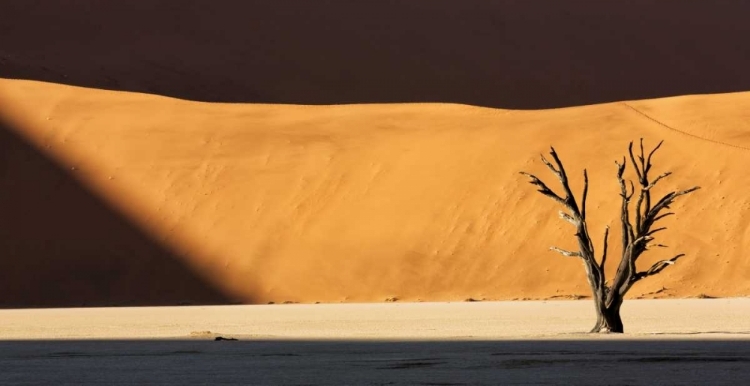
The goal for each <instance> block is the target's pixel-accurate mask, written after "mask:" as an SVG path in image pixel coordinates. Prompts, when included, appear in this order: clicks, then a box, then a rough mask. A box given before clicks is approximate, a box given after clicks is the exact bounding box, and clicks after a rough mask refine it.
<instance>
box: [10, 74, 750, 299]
mask: <svg viewBox="0 0 750 386" xmlns="http://www.w3.org/2000/svg"><path fill="white" fill-rule="evenodd" d="M0 90H1V91H0V102H2V103H1V104H0V106H2V109H3V111H2V114H3V115H4V116H5V118H6V119H7V120H8V122H11V125H9V126H10V127H12V128H13V130H15V132H16V134H17V135H19V136H21V137H23V138H26V140H28V141H29V142H30V143H32V144H33V146H35V147H36V148H37V149H38V151H39V152H41V153H43V154H46V155H47V156H49V157H50V158H51V159H54V160H56V162H58V163H59V164H60V165H61V168H63V169H64V170H67V171H69V173H70V175H71V176H73V178H75V179H76V180H77V181H80V182H81V183H82V184H83V185H85V186H86V187H87V189H90V190H91V191H92V192H93V193H94V194H95V195H97V196H99V197H101V198H102V199H103V200H104V201H105V202H106V203H107V204H108V205H110V206H111V207H112V208H114V210H116V211H118V212H119V213H122V214H123V216H124V217H125V218H127V219H128V220H129V221H131V222H132V223H133V224H135V225H136V226H137V227H138V228H140V229H142V231H143V232H144V233H145V234H148V235H150V237H151V238H152V239H153V240H154V242H155V243H158V244H159V245H161V246H163V247H164V248H167V249H169V250H170V251H171V253H172V254H173V258H174V259H177V260H178V261H179V262H180V263H181V264H182V265H184V266H185V267H187V268H188V269H189V270H191V271H192V272H195V273H196V275H198V276H200V278H201V279H202V280H204V281H206V282H207V283H211V285H212V286H214V287H215V288H216V289H217V290H218V291H221V293H222V294H224V296H225V300H226V299H234V300H240V301H245V302H254V303H265V302H269V301H274V302H284V301H294V302H315V301H321V302H338V301H349V302H352V301H382V300H384V299H386V298H389V297H396V298H399V299H403V300H418V299H421V300H462V299H465V298H469V297H472V298H477V299H481V298H488V299H514V298H548V297H554V296H562V295H574V294H581V295H587V289H586V288H587V286H586V284H585V281H584V272H583V267H582V266H581V264H580V263H579V262H578V261H576V260H575V259H571V258H564V257H561V256H559V255H557V254H555V253H553V252H550V251H548V247H549V246H550V245H556V246H559V247H568V248H573V246H574V239H573V238H572V234H571V233H572V228H570V225H569V224H567V223H565V222H564V221H561V220H560V219H559V218H558V216H557V211H558V209H559V208H558V207H557V206H556V205H555V204H554V203H553V202H551V201H550V200H548V199H546V198H544V197H542V196H541V195H539V194H537V193H535V192H534V190H533V187H532V186H530V185H528V184H527V183H526V181H525V180H524V179H523V178H522V176H520V175H519V174H518V171H521V170H525V171H529V172H535V173H538V174H539V175H540V176H546V177H547V179H548V180H549V182H550V183H552V184H554V181H553V180H552V178H551V177H550V176H549V174H548V173H546V172H545V170H544V168H543V165H542V164H541V163H540V162H539V160H538V154H539V153H540V152H544V151H546V149H548V146H549V145H554V146H555V147H556V148H557V150H558V152H559V153H560V155H561V157H562V159H563V161H564V162H565V165H566V166H567V168H568V169H569V173H570V174H571V175H572V176H573V177H572V179H573V185H574V187H575V189H577V190H580V188H581V179H580V178H579V176H580V171H581V169H583V168H584V167H586V168H588V171H589V176H590V179H591V184H592V185H591V188H590V192H589V197H590V199H589V216H590V227H591V230H592V232H594V234H595V235H596V236H595V240H594V241H595V245H596V247H597V248H600V243H601V233H600V232H601V231H602V230H603V228H604V227H605V226H606V225H610V226H611V227H612V228H613V230H614V234H613V236H614V238H613V239H612V240H618V235H617V218H618V212H617V210H618V209H617V208H618V202H619V201H618V199H619V197H618V186H617V182H616V179H615V165H614V163H613V161H614V160H615V159H618V158H619V157H621V155H624V154H625V153H624V152H625V150H626V148H627V143H628V141H629V140H631V139H637V138H640V137H643V138H645V139H646V141H647V145H652V144H655V143H656V141H658V140H661V139H664V140H665V145H664V148H663V151H661V152H660V153H659V154H658V156H657V157H656V162H655V164H656V166H655V167H656V169H657V171H666V170H671V171H673V172H674V175H673V176H672V177H670V178H669V179H667V180H665V181H664V182H663V185H661V186H660V187H659V189H658V190H657V193H661V192H667V191H669V190H672V189H676V188H685V187H689V186H692V185H700V186H702V187H703V189H702V190H700V191H699V192H697V193H695V194H694V195H692V196H689V197H687V198H685V199H684V200H681V201H680V202H678V204H677V205H675V207H674V208H673V209H674V210H675V211H676V212H677V216H673V217H671V218H668V219H666V220H664V225H666V226H668V227H669V230H668V231H667V232H664V233H662V234H661V235H662V236H661V238H660V241H661V242H662V243H663V244H667V245H669V246H670V248H669V249H665V250H660V251H657V252H653V253H650V254H648V255H646V256H644V257H643V259H642V260H643V261H642V262H639V263H640V264H642V265H643V266H650V263H652V262H654V261H656V260H657V259H662V258H668V257H671V256H672V255H673V254H676V253H679V252H684V253H686V254H687V256H686V257H684V258H683V259H681V260H680V261H679V262H678V264H677V265H675V266H674V267H670V268H669V269H667V270H665V272H664V273H662V274H661V275H659V276H658V277H655V278H651V279H650V280H646V281H644V282H642V283H639V284H637V285H636V286H635V287H634V289H633V290H632V291H631V294H632V296H647V297H650V296H694V295H698V294H701V293H703V294H708V295H712V296H740V295H750V278H748V276H747V272H750V258H748V257H747V253H746V251H747V247H748V243H750V228H749V227H748V222H749V221H750V216H748V215H747V214H746V213H747V211H748V208H749V207H750V198H748V196H747V195H746V194H744V189H745V187H746V186H748V185H749V184H750V175H749V174H748V173H747V172H746V165H747V163H748V161H750V108H749V107H750V93H736V94H723V95H706V96H685V97H676V98H668V99H660V100H644V101H633V102H622V103H610V104H603V105H594V106H586V107H576V108H566V109H557V110H541V111H511V110H497V109H487V108H478V107H472V106H466V105H451V104H391V105H339V106H316V107H313V106H294V105H251V104H209V103H199V102H190V101H184V100H178V99H171V98H165V97H159V96H152V95H145V94H135V93H124V92H114V91H101V90H93V89H84V88H77V87H71V86H61V85H55V84H47V83H40V82H31V81H19V80H2V81H0ZM6 162H7V164H13V165H23V164H24V160H23V159H16V158H12V156H8V157H7V158H6ZM4 186H5V188H6V189H11V190H12V189H21V188H14V185H13V183H12V181H10V182H7V181H6V183H5V184H4ZM23 196H24V195H23V194H22V192H16V194H15V195H13V197H23ZM6 197H8V196H6ZM21 204H29V205H34V204H33V203H31V204H30V203H28V202H26V203H23V202H21V203H18V202H7V200H6V202H3V203H2V205H3V206H4V207H9V206H14V205H21ZM74 204H75V203H71V205H74ZM71 211H73V212H75V211H74V210H71ZM9 213H10V214H11V215H10V216H8V215H5V216H3V215H0V223H1V224H2V227H3V229H4V231H5V232H6V235H8V237H12V238H13V239H14V240H16V241H14V242H15V244H13V245H14V247H13V248H15V250H16V251H20V250H23V251H26V252H24V253H27V254H29V255H32V254H41V255H44V254H48V253H49V254H56V256H57V258H56V259H54V260H50V261H48V262H46V264H49V265H50V266H51V267H54V271H55V272H56V274H57V275H59V277H60V278H63V277H69V276H71V275H73V276H76V277H77V278H78V279H77V280H78V281H79V282H81V283H83V284H81V285H85V282H86V281H87V280H94V279H93V278H94V277H95V278H96V279H97V280H99V283H100V284H99V286H103V287H101V289H100V290H101V291H113V292H112V293H116V292H117V291H118V290H119V291H125V289H123V287H122V286H120V287H114V286H108V284H107V283H108V282H110V281H108V280H107V277H109V276H108V275H110V276H111V277H112V278H113V279H112V280H113V281H111V282H114V278H116V277H119V278H121V279H122V277H121V276H117V275H118V272H116V271H114V272H113V271H112V270H108V269H107V267H106V265H103V264H98V265H97V264H96V262H97V261H101V260H102V259H107V258H111V256H106V254H107V253H109V252H108V251H107V249H106V248H105V247H102V248H99V249H97V253H96V254H92V256H87V257H86V259H88V260H86V259H83V258H81V256H66V255H65V254H64V253H60V252H59V251H56V250H54V243H51V244H45V242H44V241H45V240H46V239H47V238H49V237H50V234H54V232H55V230H54V229H52V227H46V228H44V229H45V230H44V232H47V233H49V234H44V233H33V232H35V230H34V229H33V227H14V224H16V223H17V222H19V221H22V216H23V214H22V213H19V212H18V211H15V212H13V211H10V212H9ZM62 213H66V212H62ZM59 215H62V214H59ZM14 216H15V217H14ZM60 231H61V232H62V231H63V230H62V229H61V230H60ZM37 232H38V231H37ZM101 233H102V234H98V235H96V236H95V237H97V238H100V239H101V238H103V240H104V241H101V240H99V241H98V243H99V244H97V245H106V244H107V242H106V240H107V239H108V238H111V237H114V236H112V235H107V234H106V232H101ZM92 237H94V236H92ZM8 240H9V238H5V239H4V240H1V241H0V243H2V245H0V251H2V257H1V258H2V259H5V260H6V262H5V263H4V264H6V265H8V264H10V265H13V264H16V268H19V267H23V264H24V263H23V261H24V259H25V257H24V256H18V255H14V254H13V253H11V252H12V251H13V250H12V249H11V247H10V245H11V244H9V241H8ZM18 240H21V241H18ZM71 242H75V243H81V244H80V245H82V246H83V247H82V248H81V249H83V250H85V249H86V248H85V246H86V245H88V243H91V242H92V241H91V240H90V239H87V237H86V235H78V238H77V239H76V240H75V241H71ZM24 243H25V244H24ZM21 244H23V245H25V247H24V246H19V245H21ZM612 244H613V246H612V250H611V251H610V253H611V254H613V255H614V254H616V253H617V251H618V250H619V247H618V246H617V243H616V242H613V243H612ZM31 245H33V248H32V247H31ZM45 248H47V249H45ZM71 253H78V252H75V251H74V252H71ZM111 253H112V254H115V253H117V259H137V258H138V256H137V253H138V249H133V250H128V248H127V246H119V247H118V248H117V250H116V251H115V250H113V251H111ZM13 259H16V260H13ZM66 259H73V260H76V261H78V263H77V264H75V265H70V264H68V263H67V261H66ZM8 261H10V263H9V262H8ZM85 261H89V263H88V264H89V266H88V269H89V270H88V271H86V272H88V274H87V275H86V276H81V275H79V274H78V273H79V272H80V270H81V269H82V268H81V265H83V266H84V267H86V264H87V263H86V262H85ZM610 268H611V269H614V266H612V267H610ZM50 269H52V268H50ZM13 272H16V273H17V274H13V275H11V274H9V273H8V271H3V272H0V283H2V285H3V286H4V288H6V290H8V291H10V292H12V293H14V294H17V295H16V296H24V295H23V294H24V293H26V294H28V296H29V297H30V298H32V297H34V296H36V297H37V298H38V297H39V296H40V295H39V294H43V293H45V291H46V292H55V291H56V290H55V289H54V288H55V283H54V278H47V279H45V280H41V279H39V278H37V277H36V276H35V275H34V270H33V269H29V270H26V271H25V270H24V269H15V270H14V271H13ZM18 272H21V273H20V274H18ZM170 277H171V276H170V275H169V272H168V271H166V272H165V273H164V275H163V280H164V281H163V282H162V286H164V287H166V289H165V288H162V289H160V291H164V293H169V285H168V284H169V281H170V280H171V279H170ZM123 280H124V279H123ZM127 280H131V281H135V282H134V283H135V284H133V283H131V284H133V285H137V283H138V281H137V280H138V278H137V276H128V277H127ZM97 288H100V287H97ZM118 288H119V289H118ZM664 288H665V289H664ZM57 292H59V291H57ZM3 293H9V292H6V291H3ZM35 293H36V295H33V294H35ZM154 296H157V297H158V295H154ZM186 300H187V301H194V302H201V301H206V300H205V299H204V300H201V299H197V298H196V299H186ZM11 301H12V302H15V303H19V302H21V303H23V301H24V299H18V298H14V299H12V300H11V299H8V298H6V297H5V295H3V298H2V299H0V303H1V304H4V305H7V304H9V303H10V302H11Z"/></svg>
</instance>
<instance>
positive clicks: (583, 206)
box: [581, 169, 589, 221]
mask: <svg viewBox="0 0 750 386" xmlns="http://www.w3.org/2000/svg"><path fill="white" fill-rule="evenodd" d="M588 193H589V175H588V173H587V172H586V169H583V197H582V198H581V220H584V221H585V220H586V196H587V195H588Z"/></svg>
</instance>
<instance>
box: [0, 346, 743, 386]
mask: <svg viewBox="0 0 750 386" xmlns="http://www.w3.org/2000/svg"><path fill="white" fill-rule="evenodd" d="M749 347H750V346H749V345H748V344H747V341H738V340H625V339H608V338H603V339H596V337H593V338H589V339H583V340H574V339H571V340H505V341H502V340H501V341H351V340H350V341H325V340H321V341H305V340H250V341H242V340H240V341H221V342H214V341H206V340H134V341H116V340H115V341H112V340H104V341H85V340H78V341H75V340H73V341H6V342H0V349H2V350H0V353H2V354H0V368H4V369H5V370H4V371H3V373H2V374H0V380H3V379H5V380H6V381H9V380H12V381H15V382H19V383H23V382H41V383H55V384H81V383H89V382H96V383H106V384H112V385H116V384H133V383H137V384H146V383H147V384H188V383H210V384H247V383H253V384H273V385H329V384H347V385H353V384H366V385H497V384H503V385H509V384H514V385H519V384H523V385H529V384H531V385H536V384H576V385H600V384H602V381H604V383H606V384H613V385H615V384H616V385H653V384H657V385H661V384H691V385H703V384H711V385H717V384H736V382H737V381H738V380H741V379H747V378H748V377H750V348H749ZM185 364H189V366H186V365H185ZM87 368H88V369H91V368H96V369H98V371H96V372H91V371H83V369H87ZM740 383H741V382H740Z"/></svg>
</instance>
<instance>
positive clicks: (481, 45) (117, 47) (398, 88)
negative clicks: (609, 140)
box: [0, 0, 750, 109]
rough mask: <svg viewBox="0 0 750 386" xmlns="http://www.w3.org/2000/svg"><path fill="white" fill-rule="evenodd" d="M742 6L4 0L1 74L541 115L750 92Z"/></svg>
mask: <svg viewBox="0 0 750 386" xmlns="http://www.w3.org/2000/svg"><path fill="white" fill-rule="evenodd" d="M748 14H750V3H748V2H746V1H721V2H714V3H711V4H707V3H706V2H705V1H704V0H679V1H677V0H671V1H652V0H629V1H616V0H609V1H602V0H566V1H557V0H534V1H519V0H463V1H454V0H430V1H423V0H370V1H350V0H325V1H308V0H286V1H283V2H279V1H276V0H210V1H209V0H203V1H196V0H193V1H185V0H150V1H144V2H139V3H134V2H132V1H126V0H119V1H118V0H110V1H98V0H75V1H65V2H59V1H33V0H4V1H3V2H2V3H0V40H1V41H2V42H3V43H2V47H0V77H4V78H24V79H31V80H42V81H49V82H56V83H66V84H72V85H79V86H86V87H93V88H106V89H114V90H125V91H140V92H147V93H153V94H160V95H169V96H176V97H182V98H186V99H192V100H203V101H225V102H255V103H302V104H330V103H368V102H369V103H372V102H455V103H467V104H472V105H482V106H490V107H501V108H524V109H533V108H549V107H562V106H576V105H584V104H593V103H601V102H614V101H620V100H630V99H645V98H655V97H664V96H674V95H687V94H703V93H717V92H730V91H747V90H750V77H748V76H747V69H748V68H750V51H749V50H750V48H748V47H750V45H748V44H746V43H745V39H744V37H746V36H750V23H747V15H748Z"/></svg>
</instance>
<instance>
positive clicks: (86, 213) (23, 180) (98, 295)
mask: <svg viewBox="0 0 750 386" xmlns="http://www.w3.org/2000/svg"><path fill="white" fill-rule="evenodd" d="M182 258H183V257H181V256H178V255H175V254H174V253H173V252H171V251H170V250H169V249H168V248H166V247H164V246H162V245H159V244H158V243H156V242H155V241H154V240H152V239H151V238H150V237H149V236H148V235H147V234H145V233H144V232H143V231H141V230H140V229H138V228H137V227H136V226H134V225H133V224H132V223H130V222H129V221H128V220H126V219H125V218H123V216H122V215H120V214H119V213H117V212H116V211H114V210H113V209H111V208H110V207H109V206H107V205H106V204H105V203H104V202H103V201H101V200H100V199H99V198H97V197H96V196H94V195H93V194H92V193H91V192H90V191H89V190H87V188H85V187H84V186H82V185H81V184H80V183H79V182H78V181H76V180H75V179H74V178H73V177H72V176H70V175H69V174H68V172H67V171H66V170H63V169H61V168H60V166H58V165H57V164H56V163H55V162H54V161H53V160H51V159H49V158H48V157H47V156H45V155H43V154H42V153H41V152H39V151H38V150H37V149H36V148H34V146H32V145H31V144H29V143H27V142H26V141H25V140H24V139H22V138H20V137H19V136H18V135H17V134H16V132H15V131H14V130H13V129H11V127H10V126H9V125H8V124H7V123H3V121H2V119H0V307H3V308H8V307H77V306H113V305H117V306H120V305H129V306H130V305H132V306H135V305H175V304H184V303H190V304H227V303H229V302H231V301H232V299H230V298H228V297H227V295H225V294H224V293H222V292H221V291H220V290H218V289H217V288H216V287H214V286H212V285H211V284H210V283H208V282H206V281H205V280H203V279H201V278H200V277H199V275H197V274H196V273H195V272H193V271H191V270H190V269H189V268H188V267H187V266H186V265H184V264H183V263H181V260H182Z"/></svg>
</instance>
